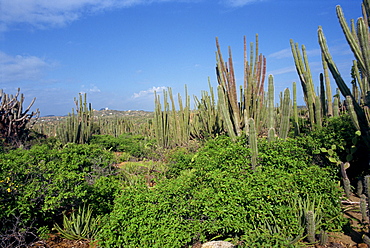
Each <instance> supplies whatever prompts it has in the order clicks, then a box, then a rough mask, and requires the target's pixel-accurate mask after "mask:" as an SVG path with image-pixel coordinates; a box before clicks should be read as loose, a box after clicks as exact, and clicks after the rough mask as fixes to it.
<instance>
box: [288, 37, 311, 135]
mask: <svg viewBox="0 0 370 248" xmlns="http://www.w3.org/2000/svg"><path fill="white" fill-rule="evenodd" d="M290 46H291V49H292V53H293V58H294V62H295V66H296V69H297V73H298V76H299V79H300V81H301V85H302V90H303V96H304V100H305V102H306V106H307V108H308V117H309V120H310V124H311V128H312V129H314V128H315V126H316V125H315V124H316V122H317V121H315V109H316V93H315V88H314V83H313V79H312V74H311V69H310V66H309V63H308V58H307V53H306V47H305V46H304V45H302V54H301V53H300V51H299V47H298V43H294V41H293V40H290Z"/></svg>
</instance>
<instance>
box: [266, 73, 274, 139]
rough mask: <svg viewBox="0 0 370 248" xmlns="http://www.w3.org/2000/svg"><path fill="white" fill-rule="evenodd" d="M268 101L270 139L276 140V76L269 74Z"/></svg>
mask: <svg viewBox="0 0 370 248" xmlns="http://www.w3.org/2000/svg"><path fill="white" fill-rule="evenodd" d="M267 94H268V101H267V110H268V116H267V128H268V136H267V137H268V140H269V141H274V140H275V133H276V131H275V121H276V120H275V119H276V113H275V102H274V77H273V76H272V75H269V79H268V93H267Z"/></svg>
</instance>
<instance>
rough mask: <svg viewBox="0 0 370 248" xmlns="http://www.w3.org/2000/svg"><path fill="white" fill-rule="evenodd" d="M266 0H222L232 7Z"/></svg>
mask: <svg viewBox="0 0 370 248" xmlns="http://www.w3.org/2000/svg"><path fill="white" fill-rule="evenodd" d="M262 1H265V0H222V1H221V2H222V3H224V4H226V5H228V6H231V7H242V6H244V5H247V4H251V3H255V2H262Z"/></svg>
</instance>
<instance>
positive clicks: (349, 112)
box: [0, 0, 370, 248]
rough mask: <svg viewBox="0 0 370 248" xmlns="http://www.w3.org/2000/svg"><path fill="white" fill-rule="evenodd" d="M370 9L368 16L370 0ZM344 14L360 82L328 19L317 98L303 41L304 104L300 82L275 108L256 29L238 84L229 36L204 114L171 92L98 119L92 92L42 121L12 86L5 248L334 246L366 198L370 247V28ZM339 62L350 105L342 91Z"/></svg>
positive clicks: (6, 108)
mask: <svg viewBox="0 0 370 248" xmlns="http://www.w3.org/2000/svg"><path fill="white" fill-rule="evenodd" d="M363 7H364V10H366V11H364V15H366V13H368V12H370V9H369V1H368V0H364V5H363ZM337 11H338V17H339V20H340V22H341V25H342V27H343V29H344V32H345V35H346V36H347V37H350V38H348V40H349V43H350V46H351V47H352V50H353V51H354V53H355V57H356V61H358V63H356V62H355V63H354V66H353V67H352V75H353V81H352V84H353V89H352V91H350V90H349V89H348V88H346V86H345V85H344V82H342V81H343V80H342V79H341V78H340V74H339V73H338V72H337V70H336V67H335V63H334V62H333V60H332V59H331V57H330V53H329V51H328V50H327V47H326V45H325V43H326V41H325V38H324V36H323V31H322V28H320V29H319V37H320V46H321V48H322V52H323V71H324V73H323V74H322V75H321V77H320V79H321V80H320V92H318V93H316V92H315V91H314V88H315V87H314V85H313V80H312V75H311V73H310V69H309V64H308V61H307V56H306V54H305V48H304V47H302V53H301V52H300V51H299V49H298V44H295V43H294V42H293V41H291V45H292V51H293V54H294V60H295V64H296V67H297V71H298V74H299V75H300V80H301V86H302V89H303V93H304V100H305V103H306V106H301V107H298V106H297V88H296V83H293V84H292V94H291V91H290V89H286V90H284V92H282V93H281V94H280V101H279V103H278V104H276V102H275V99H274V94H275V93H274V78H273V76H272V75H269V76H268V77H266V75H265V73H266V72H265V62H266V61H265V58H264V57H263V55H260V54H258V53H257V52H258V46H257V44H258V36H257V37H256V43H255V44H256V45H255V47H254V48H253V45H252V46H251V47H252V50H253V49H254V51H252V52H251V53H250V54H251V57H250V58H249V61H248V58H246V61H245V63H244V66H245V67H244V68H243V69H244V71H245V73H246V74H245V77H244V78H245V81H244V84H243V86H242V87H240V91H237V90H236V89H237V85H236V81H235V76H234V68H233V63H232V58H231V54H230V58H229V60H228V63H225V61H224V60H223V57H222V54H221V47H220V45H219V42H218V40H217V43H216V44H217V69H216V73H217V78H218V86H217V97H216V94H215V93H214V90H213V87H212V86H211V85H210V86H209V87H210V88H209V92H202V94H201V97H200V98H199V99H198V98H197V97H195V107H194V109H190V98H189V96H188V95H187V93H186V95H185V98H184V102H183V101H182V98H181V96H180V95H178V98H177V100H178V103H175V98H174V97H173V94H172V90H171V89H168V90H167V91H165V92H164V93H163V96H164V97H163V99H161V98H160V95H159V94H157V95H156V96H155V104H156V107H155V110H154V112H153V113H143V112H138V113H139V114H140V117H138V116H133V115H132V113H130V114H129V115H123V116H122V115H121V116H118V115H115V116H112V115H110V114H107V113H106V112H104V113H103V114H97V112H95V111H94V110H93V109H92V106H91V104H88V103H87V101H86V95H80V96H79V98H78V99H75V103H76V109H75V110H72V113H70V114H69V115H68V116H66V117H64V118H60V119H58V118H56V120H53V121H50V120H49V121H44V122H39V123H37V124H36V125H34V121H35V120H36V119H35V118H34V117H36V115H37V112H33V113H28V112H29V108H27V109H26V110H25V111H22V101H23V100H22V99H23V96H22V97H21V100H20V101H18V100H17V96H18V94H17V95H16V96H15V97H10V96H9V95H6V94H4V93H3V92H1V94H0V98H1V100H2V105H1V109H0V124H1V125H2V126H1V128H2V129H1V130H2V133H1V136H0V139H1V149H0V209H1V211H0V223H2V225H1V226H0V240H1V241H0V247H28V246H30V245H32V244H34V243H35V242H39V241H40V240H45V239H47V238H48V235H50V234H54V235H59V236H60V237H63V238H66V239H76V240H84V241H85V242H91V244H93V245H95V246H99V247H148V248H149V247H150V248H152V247H153V248H155V247H169V248H172V247H181V248H182V247H184V248H185V247H192V246H194V247H195V246H196V245H199V244H202V243H205V242H207V241H211V240H224V241H229V242H231V243H233V244H234V245H235V246H238V247H302V246H309V245H314V244H318V243H320V244H321V245H326V244H327V242H328V240H327V238H328V233H329V232H343V231H344V230H346V228H347V229H348V226H349V224H350V223H349V221H348V219H345V218H344V216H343V212H344V211H345V210H346V209H345V208H344V204H349V205H351V204H352V203H353V202H352V201H351V197H352V196H353V195H354V194H356V195H357V197H359V198H360V199H361V200H359V201H360V204H359V205H361V212H362V213H363V215H362V221H361V224H362V227H363V230H365V232H364V235H363V238H362V239H363V242H369V241H368V240H369V238H368V236H367V233H366V232H367V231H368V228H369V226H368V225H369V224H368V223H369V221H368V216H367V213H368V210H367V208H368V204H366V202H368V201H369V196H370V176H367V175H368V174H369V159H370V158H369V154H370V152H369V149H370V148H369V147H370V146H369V123H370V119H369V97H368V94H369V87H370V86H369V84H368V80H367V77H368V72H369V70H368V65H366V63H365V62H364V59H363V54H366V53H367V52H368V51H364V50H366V49H367V47H368V46H364V44H363V43H364V42H365V41H364V40H363V39H360V38H361V37H368V36H369V34H368V27H366V29H365V30H367V31H364V29H363V28H361V29H359V28H358V30H357V32H356V30H354V25H353V26H352V29H353V30H352V32H348V30H347V29H346V24H345V20H344V17H343V15H342V14H341V9H340V7H338V8H337ZM364 19H365V20H367V16H365V17H364ZM361 25H362V26H363V25H364V23H363V20H362V19H361V18H360V19H359V20H358V27H362V26H361ZM364 34H365V35H364ZM355 35H358V37H357V38H358V39H354V38H353V37H352V36H355ZM351 37H352V38H353V39H352V38H351ZM356 42H357V43H358V44H357V43H356ZM366 42H368V40H367V41H366ZM356 44H357V45H356ZM358 45H359V46H360V47H361V48H362V50H361V51H360V50H358V49H357V46H358ZM356 49H357V50H356ZM329 70H330V72H331V73H332V74H333V76H334V78H335V80H336V83H337V85H338V87H339V89H340V91H341V93H342V94H343V96H344V98H345V100H344V101H342V100H341V98H340V95H339V92H338V94H336V95H335V96H334V97H333V96H332V93H331V92H332V91H331V88H330V87H331V86H330V82H329V81H328V80H329V77H328V73H329ZM265 78H268V85H267V91H265V87H264V82H265ZM357 85H359V87H358V86H357ZM238 92H239V93H238ZM175 106H178V109H176V107H175ZM105 111H107V110H105ZM94 112H95V113H94ZM99 113H101V112H99ZM112 113H113V112H112ZM115 113H117V112H115ZM49 119H50V118H49ZM54 119H55V118H54ZM4 125H8V126H7V128H6V132H5V131H4V130H5V129H4ZM9 125H10V126H9ZM357 185H358V186H357ZM355 186H357V189H356V193H354V190H353V189H354V187H355Z"/></svg>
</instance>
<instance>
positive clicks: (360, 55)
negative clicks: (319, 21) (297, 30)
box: [318, 0, 370, 148]
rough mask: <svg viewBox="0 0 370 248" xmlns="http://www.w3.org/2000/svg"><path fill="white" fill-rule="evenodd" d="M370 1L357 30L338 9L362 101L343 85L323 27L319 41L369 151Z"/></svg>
mask: <svg viewBox="0 0 370 248" xmlns="http://www.w3.org/2000/svg"><path fill="white" fill-rule="evenodd" d="M369 6H370V0H364V1H363V4H362V8H363V15H364V16H363V17H360V18H358V20H357V25H356V27H355V24H354V21H352V22H351V23H352V24H351V27H349V25H348V24H347V21H346V19H345V18H344V15H343V11H342V8H341V7H340V6H337V7H336V11H337V16H338V19H339V23H340V25H341V27H342V30H343V33H344V35H345V37H346V39H347V42H348V44H349V46H350V48H351V50H352V52H353V54H354V56H355V58H356V60H355V62H354V64H353V70H354V74H355V75H357V76H356V77H355V78H356V81H357V83H358V85H359V86H360V87H359V88H360V89H359V91H360V92H359V95H360V96H361V97H360V98H361V100H360V102H358V101H357V100H356V96H355V95H356V93H355V92H351V90H350V89H349V88H348V86H347V85H346V83H345V82H344V80H343V78H342V77H341V74H340V73H339V70H338V68H337V66H336V64H335V63H334V61H333V58H332V57H331V54H330V52H329V49H328V46H327V44H326V39H325V36H324V32H323V29H322V27H319V29H318V39H319V44H320V47H321V51H322V54H323V58H324V60H325V61H326V62H327V65H328V68H329V70H330V72H331V73H332V75H333V77H334V79H335V82H336V84H337V85H338V87H339V89H340V91H341V93H342V95H343V96H345V97H346V98H347V97H350V98H352V104H353V108H354V111H355V113H356V115H357V119H358V124H359V130H360V131H361V135H362V137H363V139H364V141H365V143H366V145H367V146H368V147H369V148H370V80H369V78H370V56H369V54H370V40H369V36H370V34H369V25H370V23H369V22H368V15H369V13H370V7H369Z"/></svg>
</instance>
